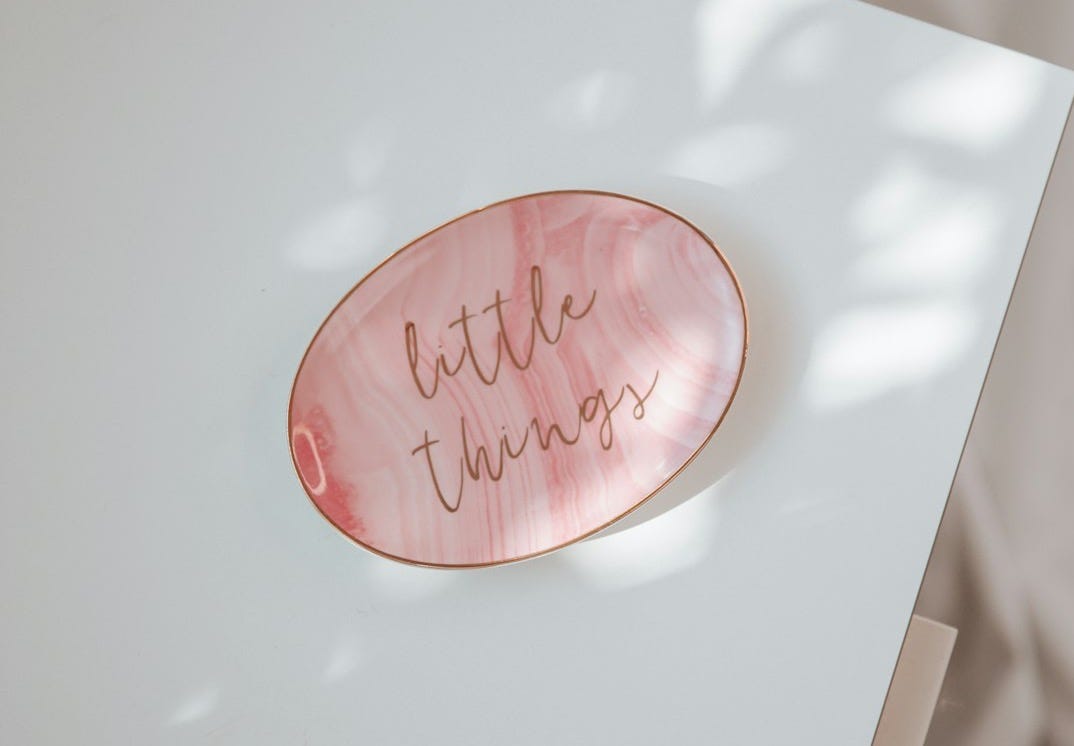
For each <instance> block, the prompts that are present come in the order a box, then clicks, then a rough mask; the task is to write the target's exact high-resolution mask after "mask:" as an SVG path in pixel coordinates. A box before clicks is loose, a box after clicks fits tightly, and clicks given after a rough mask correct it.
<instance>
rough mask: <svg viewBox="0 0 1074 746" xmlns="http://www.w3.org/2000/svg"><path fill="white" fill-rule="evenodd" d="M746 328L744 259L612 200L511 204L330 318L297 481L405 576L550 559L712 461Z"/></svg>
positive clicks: (390, 263)
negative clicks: (735, 263)
mask: <svg viewBox="0 0 1074 746" xmlns="http://www.w3.org/2000/svg"><path fill="white" fill-rule="evenodd" d="M746 327H747V321H746V307H745V301H744V299H743V296H742V291H741V288H740V287H739V284H738V281H737V279H736V278H735V275H734V273H733V272H732V270H731V268H730V265H729V264H728V263H727V260H726V259H725V258H724V256H723V255H722V254H721V253H720V251H719V249H718V248H717V247H716V245H715V244H714V243H713V242H712V241H711V240H710V239H709V238H708V237H707V236H705V234H703V233H702V232H701V231H700V230H698V229H697V228H696V227H694V226H693V225H692V224H690V223H689V222H687V221H686V220H684V219H683V218H681V217H679V216H678V215H675V214H673V213H672V212H670V211H668V210H666V209H664V208H662V207H659V206H657V205H654V204H651V203H648V202H645V201H642V200H639V199H635V198H632V197H626V196H623V195H618V194H611V193H607V192H593V191H557V192H545V193H541V194H531V195H527V196H524V197H516V198H514V199H509V200H506V201H504V202H499V203H496V204H494V205H491V206H489V207H486V208H483V209H481V210H478V211H476V212H472V213H469V214H467V215H463V216H462V217H459V218H456V219H455V220H452V221H451V222H449V223H447V224H445V225H442V226H440V227H439V228H436V229H435V230H433V231H431V232H429V233H426V234H425V235H424V236H422V237H421V238H418V239H417V240H415V241H413V242H412V243H410V244H408V245H407V246H405V247H404V248H402V249H400V250H399V251H397V252H396V253H395V254H394V255H392V256H391V257H389V258H388V259H387V260H385V261H384V262H383V263H382V264H381V265H380V266H378V267H377V268H376V269H374V270H373V271H372V272H371V273H370V274H369V275H367V276H366V277H365V278H364V279H363V280H362V281H361V282H359V283H358V285H356V286H355V287H354V289H352V290H351V291H350V292H349V293H348V294H347V295H346V296H345V297H344V298H343V300H341V301H340V302H339V304H338V305H337V306H336V307H335V309H334V310H333V311H332V312H331V314H330V315H329V316H328V318H327V319H326V320H325V321H324V323H323V324H322V325H321V327H320V329H318V331H317V333H316V335H315V336H314V338H313V341H312V342H311V343H310V345H309V348H308V349H307V350H306V354H305V356H304V357H303V359H302V363H301V364H300V366H299V369H298V373H297V374H296V376H295V382H294V386H293V388H292V391H291V401H290V407H289V412H288V431H289V436H290V441H291V455H292V458H293V460H294V464H295V469H296V470H297V472H298V476H299V478H300V480H301V482H302V485H303V487H304V488H305V490H306V493H307V494H308V495H309V497H310V499H311V500H312V501H313V504H314V505H315V506H316V507H317V509H318V510H319V511H320V512H321V513H322V514H323V515H324V516H325V518H327V519H328V520H329V521H330V522H331V523H332V524H333V525H334V526H335V527H336V528H338V529H339V530H340V531H342V532H343V533H344V534H345V535H346V536H348V537H349V538H351V539H353V540H354V541H355V542H357V543H358V544H360V545H361V546H363V547H365V548H367V549H369V550H371V551H373V552H375V553H377V554H380V555H383V556H385V557H389V558H391V559H395V560H399V561H402V562H407V563H412V564H418V565H429V566H437V567H480V566H485V565H495V564H501V563H505V562H513V561H516V560H520V559H525V558H528V557H534V556H536V555H539V554H543V553H546V552H550V551H552V550H554V549H558V548H560V547H563V546H566V545H567V544H570V543H572V542H575V541H578V540H580V539H582V538H584V537H586V536H589V535H591V534H593V533H595V532H597V531H599V530H600V529H602V528H604V527H606V526H608V525H610V524H611V523H613V522H615V521H617V520H618V519H620V518H622V517H623V516H624V515H626V514H627V513H629V512H630V511H632V510H633V509H635V508H637V507H638V506H639V505H641V504H642V503H643V502H645V501H646V500H647V499H649V498H650V497H651V496H652V495H653V494H654V493H656V492H657V491H658V490H659V489H660V488H661V487H662V486H663V485H665V484H666V483H667V482H668V481H669V480H671V479H672V478H673V477H674V476H675V475H676V474H677V473H678V472H679V471H681V470H682V469H683V468H684V467H685V466H686V464H688V463H689V462H690V461H691V459H693V457H694V456H695V455H697V453H698V452H699V451H700V450H701V448H702V447H703V446H704V445H705V443H706V442H708V440H709V438H711V437H712V435H713V433H714V432H715V431H716V428H717V427H719V424H720V422H721V421H722V420H723V417H724V415H725V413H726V412H727V409H728V407H729V406H730V404H731V400H732V399H733V398H734V395H735V392H736V390H737V389H738V384H739V381H740V380H741V377H742V369H743V365H744V362H745V357H746V345H747V328H746Z"/></svg>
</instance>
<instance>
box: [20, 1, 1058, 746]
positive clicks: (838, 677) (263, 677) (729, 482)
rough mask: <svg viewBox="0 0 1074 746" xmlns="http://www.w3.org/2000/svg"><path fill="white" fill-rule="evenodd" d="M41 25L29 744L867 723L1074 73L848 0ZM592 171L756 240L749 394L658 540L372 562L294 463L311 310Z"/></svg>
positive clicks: (631, 533) (747, 269)
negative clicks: (464, 223) (521, 558)
mask: <svg viewBox="0 0 1074 746" xmlns="http://www.w3.org/2000/svg"><path fill="white" fill-rule="evenodd" d="M0 13H2V14H3V22H2V23H0V29H3V31H2V32H0V34H2V39H0V96H2V98H0V100H2V101H3V102H4V104H3V107H2V109H0V118H2V119H0V121H2V127H0V131H2V132H3V139H2V140H0V162H3V163H4V168H3V169H2V170H0V194H2V197H3V201H4V206H5V210H4V218H3V220H0V242H2V243H0V246H2V250H3V268H4V271H3V274H2V277H0V282H2V289H3V291H2V292H3V294H2V303H3V313H2V315H0V334H2V338H0V339H2V342H3V348H4V350H5V356H4V365H3V368H2V369H0V371H2V372H0V383H2V387H0V390H2V391H3V397H4V400H3V403H4V410H5V413H6V415H7V423H8V426H7V427H6V428H4V431H3V434H2V435H0V446H2V451H0V452H2V453H3V454H4V457H3V458H4V462H3V465H4V469H3V472H2V474H3V476H2V481H0V485H2V487H3V491H2V493H0V494H2V498H0V499H2V500H3V506H4V516H5V520H4V521H3V523H2V525H0V541H2V544H0V546H2V548H0V582H2V583H3V599H4V600H3V607H2V608H3V613H2V615H0V626H2V635H0V661H2V665H0V741H3V742H5V743H7V742H12V743H31V742H32V743H52V742H57V743H65V742H66V743H74V742H77V743H93V744H112V743H124V742H137V743H149V742H152V743H173V742H174V743H227V744H247V743H249V744H255V743H256V744H268V743H280V744H293V743H302V742H304V741H308V742H309V743H318V744H321V743H355V742H362V743H385V744H387V743H392V744H395V743H403V744H410V743H438V744H449V743H450V744H455V743H458V744H467V745H471V744H500V743H512V744H549V743H619V744H648V743H652V742H654V741H657V742H670V743H684V744H687V743H688V744H693V743H712V742H718V743H729V744H786V743H796V744H817V745H818V746H820V745H824V746H826V745H828V744H866V743H868V742H869V739H870V738H871V736H872V731H873V728H874V727H875V724H876V720H877V717H878V716H879V713H880V708H881V705H882V702H883V697H884V692H885V689H886V687H887V684H888V680H889V678H890V675H891V672H892V668H893V666H894V662H895V659H896V656H897V654H898V648H899V643H900V642H901V640H902V635H903V632H904V630H905V627H906V624H907V621H908V619H909V616H910V613H911V610H912V606H913V600H914V595H915V593H916V591H917V587H918V583H919V581H920V578H921V574H922V571H923V569H924V566H925V561H926V559H927V555H928V550H929V547H930V545H931V541H932V537H933V534H934V531H935V528H936V525H937V522H938V520H939V517H940V512H941V510H942V507H943V504H944V500H945V497H946V494H947V490H948V487H949V484H950V480H951V477H952V475H953V473H954V469H955V464H956V462H957V459H958V454H959V450H960V448H961V446H962V443H963V439H964V436H965V433H966V430H967V427H968V425H969V421H970V417H971V414H972V411H973V407H974V402H975V400H976V396H977V392H978V391H979V389H980V384H981V381H982V378H983V375H984V372H985V369H986V366H987V362H988V357H989V354H990V352H991V349H992V345H993V343H994V341H995V338H996V334H997V332H998V329H999V324H1000V320H1001V318H1002V315H1003V311H1004V308H1005V306H1006V301H1007V298H1008V296H1009V294H1010V290H1011V286H1012V283H1013V280H1014V276H1015V273H1016V270H1017V267H1018V263H1019V260H1020V258H1021V254H1022V249H1023V247H1024V245H1025V242H1026V238H1027V236H1028V233H1029V229H1030V226H1031V223H1032V220H1033V216H1034V213H1035V211H1036V207H1037V203H1038V201H1039V198H1040V194H1041V190H1042V188H1043V185H1044V181H1045V178H1046V175H1047V171H1048V167H1049V165H1050V163H1051V160H1052V155H1053V153H1054V150H1055V146H1056V142H1057V139H1058V134H1059V132H1060V130H1061V128H1062V124H1063V120H1064V117H1065V115H1066V112H1067V108H1068V106H1069V103H1070V98H1071V93H1072V90H1074V76H1072V74H1071V73H1069V72H1066V71H1063V70H1060V69H1058V68H1055V67H1052V66H1049V65H1046V64H1044V63H1040V62H1036V61H1034V60H1031V59H1029V58H1026V57H1023V56H1020V55H1017V54H1014V53H1011V52H1006V51H1003V50H1000V49H997V48H994V47H990V46H988V45H985V44H983V43H980V42H976V41H972V40H969V39H966V38H962V37H958V36H955V35H953V34H950V33H947V32H944V31H940V30H937V29H934V28H930V27H927V26H924V25H922V24H919V23H916V22H913V21H910V20H907V19H903V18H900V17H898V16H895V15H892V14H889V13H887V12H884V11H880V10H876V9H874V8H871V7H867V6H862V5H856V4H849V3H834V4H829V3H802V2H774V1H771V0H764V1H762V2H757V1H756V0H732V1H724V2H719V1H717V0H710V1H709V2H701V3H693V2H691V3H675V4H663V5H661V6H660V7H659V8H657V7H656V6H653V5H651V4H643V3H640V2H639V3H627V4H623V3H586V4H582V3H567V2H552V3H540V4H527V5H521V4H519V5H517V6H513V7H507V6H505V5H504V4H497V3H478V2H465V3H456V4H450V5H449V4H432V3H430V4H427V5H425V6H421V7H415V6H411V5H409V4H408V5H404V4H401V3H383V4H380V5H377V6H373V5H370V4H355V3H336V4H332V3H305V4H301V5H298V4H296V5H291V6H286V5H284V4H277V5H274V6H271V7H269V6H265V5H263V4H253V3H250V4H245V5H241V6H227V7H225V6H222V5H219V4H210V5H205V6H204V8H202V9H200V10H197V11H195V10H190V9H180V8H179V7H178V6H176V7H174V8H172V7H167V6H159V7H150V6H148V5H139V6H133V7H129V6H126V5H124V4H120V3H99V4H98V5H97V6H96V7H94V8H92V9H87V8H84V7H74V6H72V7H69V8H49V7H46V6H45V5H44V4H41V3H31V2H22V1H21V0H20V1H19V2H14V3H8V4H6V5H5V7H4V9H3V10H2V11H0ZM556 187H592V188H604V189H612V190H616V191H624V192H629V193H634V194H637V195H638V196H640V197H643V198H647V199H651V200H654V201H657V202H661V203H663V204H665V205H667V206H668V207H669V208H671V209H674V210H676V211H678V212H680V213H682V214H683V215H685V216H687V217H688V218H690V219H691V220H692V221H694V222H696V223H697V224H698V225H700V226H701V227H702V228H703V229H706V230H707V231H708V232H709V233H710V234H711V235H712V236H713V238H714V239H715V240H716V241H717V242H718V243H719V244H720V245H721V247H722V248H723V250H724V251H725V253H726V254H727V256H728V258H729V259H730V260H731V262H732V263H733V264H734V266H735V268H736V271H737V272H738V273H739V275H740V278H741V280H742V283H743V285H744V288H745V290H746V294H747V299H748V301H749V303H750V311H751V335H752V337H751V357H750V361H749V363H748V365H747V375H746V378H745V379H744V382H743V387H742V390H741V393H740V395H739V396H740V398H739V399H738V400H737V401H736V404H735V406H734V407H733V408H732V412H731V414H730V416H729V418H728V420H727V422H726V423H725V425H724V427H723V428H721V431H720V433H719V434H718V436H717V437H716V438H715V439H714V441H713V442H712V444H711V445H710V447H709V449H708V450H707V451H706V453H705V454H704V455H703V457H702V458H701V459H699V460H698V461H697V462H695V464H694V465H693V466H692V467H691V469H690V470H689V471H688V472H686V473H685V474H684V475H683V476H682V477H681V478H680V479H679V480H678V481H677V482H676V484H675V485H674V487H672V488H671V489H670V490H669V491H668V493H667V494H665V495H662V496H660V497H658V498H657V499H656V500H655V501H654V502H653V503H651V504H650V506H649V509H648V511H647V513H646V514H645V515H638V516H635V517H634V518H633V519H632V520H633V522H634V523H637V522H638V521H641V520H642V519H644V518H646V517H647V516H656V517H653V518H652V519H651V520H649V521H648V522H645V523H643V525H640V526H638V527H636V528H632V529H630V530H627V531H619V532H617V533H615V534H614V535H611V536H608V537H604V538H598V539H595V540H591V541H589V542H587V543H585V544H584V545H581V546H577V547H573V548H570V549H568V550H565V551H563V552H561V553H559V554H556V555H553V556H551V557H547V558H543V559H538V560H535V561H532V562H527V563H523V564H520V565H515V566H510V567H505V568H499V569H492V570H482V571H474V572H465V573H459V572H442V571H435V570H423V569H417V568H409V567H405V566H401V565H396V564H393V563H390V562H387V561H385V560H381V559H379V558H377V557H374V556H372V555H369V554H366V553H364V552H362V551H361V550H359V549H357V548H355V547H353V546H352V545H350V544H348V543H347V542H346V541H344V540H343V539H342V538H340V537H339V536H338V535H337V534H336V532H335V530H334V529H332V527H331V526H329V525H328V524H327V523H326V522H325V521H324V520H323V519H322V518H321V517H320V516H319V515H317V513H316V512H315V511H314V510H313V509H312V508H311V507H310V506H309V504H308V502H307V500H306V498H305V496H304V494H303V492H302V489H301V488H300V486H299V485H298V482H297V479H296V478H295V476H294V475H293V473H292V471H291V466H290V462H289V459H288V455H287V439H286V434H285V408H286V403H287V394H288V390H289V387H290V383H291V377H292V376H293V374H294V371H295V369H296V367H297V364H298V361H299V358H300V356H301V354H302V351H303V350H304V348H305V345H306V343H307V342H308V341H309V338H310V337H311V335H312V333H313V331H314V330H315V328H316V326H317V324H318V323H319V322H320V321H321V319H322V318H323V317H324V315H325V314H326V313H327V312H328V310H330V308H331V307H332V305H333V304H334V303H335V302H336V300H338V298H339V297H340V296H341V295H342V294H343V292H345V291H346V290H347V289H348V288H349V287H350V286H351V285H353V284H354V283H355V282H356V281H357V280H358V279H359V278H360V277H361V275H362V274H364V272H365V271H366V270H368V269H369V268H371V267H372V266H374V265H375V264H376V263H377V262H378V261H379V260H380V259H381V258H382V257H383V256H385V255H386V254H388V253H390V252H391V251H393V250H394V249H395V248H398V247H399V246H401V245H403V244H404V243H405V242H407V241H408V240H410V239H412V238H414V237H415V236H416V235H418V234H420V233H423V232H424V231H426V230H428V229H429V228H431V227H433V226H434V225H437V224H439V223H440V222H442V221H444V220H445V219H448V218H450V217H453V216H454V215H456V214H459V213H461V212H463V211H466V210H469V209H471V208H473V207H475V206H477V205H480V204H483V203H486V202H490V201H493V200H496V199H499V198H502V197H505V196H509V195H512V194H518V193H523V192H528V191H534V190H537V189H545V188H556ZM714 482H715V484H713V483H714ZM710 485H712V486H710ZM695 495H696V497H695ZM691 497H692V499H689V501H686V500H687V498H691ZM680 503H681V504H680ZM661 511H665V512H663V513H662V514H661ZM658 514H659V515H658Z"/></svg>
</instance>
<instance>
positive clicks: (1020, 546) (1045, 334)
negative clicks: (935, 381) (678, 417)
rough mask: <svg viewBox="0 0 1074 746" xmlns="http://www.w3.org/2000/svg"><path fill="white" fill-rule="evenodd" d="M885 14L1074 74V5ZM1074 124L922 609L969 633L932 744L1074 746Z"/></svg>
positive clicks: (972, 0)
mask: <svg viewBox="0 0 1074 746" xmlns="http://www.w3.org/2000/svg"><path fill="white" fill-rule="evenodd" d="M873 4H874V5H880V6H882V7H886V8H889V9H891V10H895V11H897V12H900V13H903V14H905V15H909V16H913V17H916V18H920V19H922V20H925V21H928V22H930V23H934V24H936V25H939V26H943V27H946V28H950V29H953V30H955V31H959V32H961V33H964V34H968V35H970V36H974V37H977V38H979V39H984V40H986V41H990V42H994V43H996V44H999V45H1001V46H1004V47H1008V48H1011V49H1015V50H1018V51H1021V52H1025V53H1027V54H1030V55H1033V56H1034V57H1039V58H1041V59H1045V60H1048V61H1050V62H1053V63H1055V64H1057V65H1062V66H1064V67H1067V68H1074V0H877V1H876V2H874V3H873ZM1072 129H1074V128H1072V126H1071V122H1070V121H1068V122H1067V128H1066V131H1065V133H1064V137H1063V143H1062V145H1061V147H1060V149H1059V154H1058V157H1057V158H1056V162H1055V166H1054V169H1053V172H1052V178H1051V181H1050V183H1049V185H1048V189H1047V192H1046V194H1045V197H1044V202H1043V204H1042V206H1041V210H1040V213H1039V215H1038V217H1037V223H1036V227H1035V229H1034V232H1033V235H1032V238H1031V240H1030V244H1029V250H1028V252H1027V254H1026V258H1025V263H1024V264H1023V266H1022V272H1021V275H1020V276H1019V280H1018V285H1017V287H1016V289H1015V292H1014V298H1013V299H1012V301H1011V306H1010V309H1009V311H1008V314H1007V319H1006V322H1005V324H1004V327H1003V334H1002V336H1001V337H1000V341H999V345H998V347H997V349H996V354H995V358H994V360H993V362H992V367H991V369H990V372H989V375H988V380H987V383H986V385H985V389H984V394H983V396H982V398H981V403H980V407H979V409H978V411H977V416H976V418H975V420H974V424H973V428H972V430H971V432H970V437H969V441H968V442H967V444H966V451H965V454H964V456H963V460H962V464H961V467H960V469H959V473H958V476H957V477H956V479H955V486H954V491H953V493H952V497H951V501H950V503H949V504H948V506H947V513H946V514H945V517H944V520H943V524H942V526H941V528H940V533H939V537H938V539H937V543H936V547H935V549H934V550H933V555H932V560H931V562H930V564H929V569H928V572H927V574H926V576H925V582H924V585H923V587H922V590H921V596H920V597H919V599H918V608H917V612H918V613H919V614H924V615H925V616H928V617H931V618H933V619H937V620H939V621H942V622H945V623H947V624H950V625H952V626H955V627H957V628H958V629H959V639H958V643H957V645H956V647H955V653H954V656H953V658H952V661H951V668H950V669H949V671H948V675H947V680H946V682H945V684H944V689H943V692H942V694H941V696H940V703H939V705H938V708H937V711H936V715H935V718H934V720H933V724H932V729H931V731H930V733H929V740H928V744H929V746H956V745H961V744H967V745H969V744H972V745H973V746H993V745H995V746H1001V745H1002V746H1023V745H1032V746H1069V745H1071V744H1074V134H1072V132H1071V130H1072Z"/></svg>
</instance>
